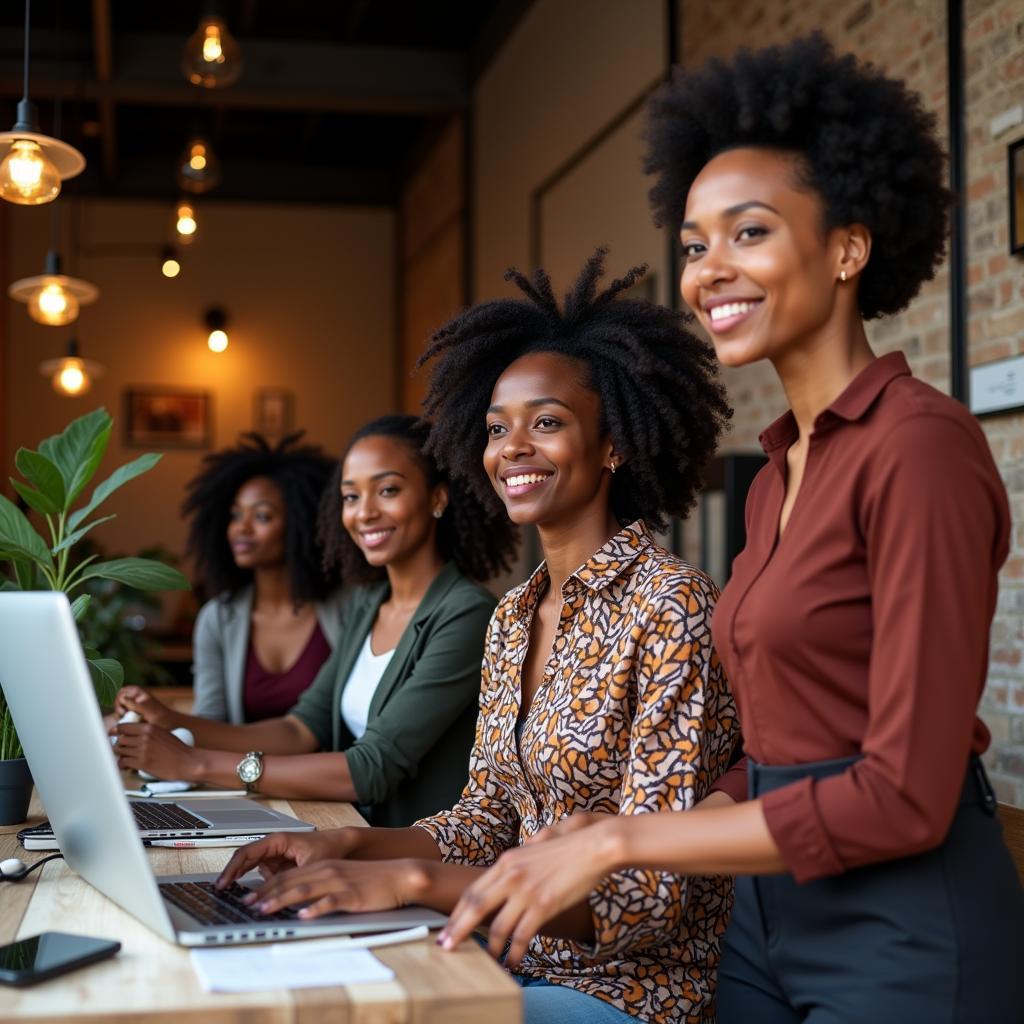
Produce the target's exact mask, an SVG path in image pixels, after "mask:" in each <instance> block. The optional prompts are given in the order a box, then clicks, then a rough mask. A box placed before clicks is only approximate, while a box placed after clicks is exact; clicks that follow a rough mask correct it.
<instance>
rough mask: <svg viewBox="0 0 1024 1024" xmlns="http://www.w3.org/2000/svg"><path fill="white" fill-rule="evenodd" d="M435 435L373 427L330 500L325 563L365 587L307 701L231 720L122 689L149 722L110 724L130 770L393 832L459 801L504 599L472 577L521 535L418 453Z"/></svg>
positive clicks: (380, 423) (407, 427)
mask: <svg viewBox="0 0 1024 1024" xmlns="http://www.w3.org/2000/svg"><path fill="white" fill-rule="evenodd" d="M426 437H427V431H426V428H424V427H422V426H420V425H418V424H417V421H416V420H415V418H414V417H411V416H389V417H384V418H382V419H380V420H376V421H374V422H373V423H370V424H368V425H367V426H366V427H364V428H362V430H360V431H359V432H358V433H357V434H356V437H355V438H354V439H353V442H352V444H351V445H350V447H349V449H348V452H347V453H346V455H345V458H344V461H343V464H342V466H341V469H340V471H339V473H338V474H337V476H336V478H335V480H334V481H333V485H332V486H330V487H329V488H328V491H327V492H326V494H325V502H324V506H323V514H322V518H321V528H322V533H323V536H324V541H325V556H326V557H327V558H328V559H329V560H330V561H332V562H335V563H338V562H340V564H341V571H342V576H343V578H345V579H346V580H352V579H353V577H354V576H356V577H357V578H358V579H359V581H360V582H359V585H357V586H354V587H352V588H351V592H350V593H349V595H348V596H347V598H346V601H345V604H344V607H343V610H342V616H341V618H342V624H341V638H340V640H339V644H338V647H337V649H336V650H335V653H334V655H333V656H332V658H331V659H330V661H328V662H327V664H326V665H325V666H324V668H323V669H322V670H321V672H320V674H319V675H318V676H317V679H316V680H315V681H314V683H313V685H312V686H311V687H310V688H309V689H308V690H307V691H306V692H305V693H304V694H303V696H302V697H301V698H300V700H299V701H298V703H297V704H296V705H295V706H294V707H293V708H292V709H291V710H290V711H289V712H288V713H287V714H286V715H283V716H281V717H278V718H272V719H268V720H266V721H263V722H256V723H252V724H246V725H225V724H222V723H219V722H211V721H208V720H204V719H201V718H197V717H194V716H188V715H182V714H179V713H176V712H174V711H172V710H170V709H169V708H166V707H164V705H162V704H160V702H159V701H158V700H157V699H156V698H155V697H153V696H152V695H150V694H147V693H146V692H145V691H143V690H141V689H139V688H138V687H126V688H125V689H123V690H122V691H121V693H120V694H119V695H118V701H117V704H118V709H119V710H120V711H128V710H132V711H136V712H138V713H139V714H140V715H141V716H142V718H143V720H144V721H143V722H141V723H138V724H125V725H119V726H117V727H116V728H115V730H113V731H114V732H116V734H117V735H118V737H119V739H118V745H117V753H118V761H119V763H120V765H121V767H123V768H134V769H144V770H146V771H149V772H152V773H153V774H154V775H156V776H158V777H160V778H173V779H187V780H192V781H196V782H205V783H209V784H212V785H215V786H228V785H237V784H238V782H239V780H241V781H242V782H243V783H244V784H245V786H246V788H247V789H250V790H257V791H259V792H260V793H264V794H266V795H268V796H280V797H286V798H293V799H294V798H299V799H302V798H305V799H316V800H350V801H353V802H355V803H358V804H360V805H362V807H363V808H364V809H365V810H366V812H367V813H368V816H369V817H370V819H371V820H372V821H373V823H374V824H377V825H385V826H395V827H401V826H404V825H408V824H410V823H411V822H412V821H414V820H416V819H417V817H419V816H421V815H423V814H427V813H433V812H434V811H437V810H438V809H440V808H441V807H445V806H449V805H450V803H451V802H452V801H453V800H454V799H456V798H457V797H458V794H459V793H460V792H461V789H462V787H463V785H464V784H465V781H466V772H467V765H468V760H469V750H470V747H471V745H472V742H473V733H474V726H475V721H476V703H477V698H478V695H479V687H480V665H481V660H482V655H483V641H484V634H485V631H486V629H487V623H488V621H489V619H490V616H491V612H492V610H493V608H494V604H495V600H494V597H493V596H492V595H491V594H490V593H488V592H487V591H486V590H484V589H483V588H482V587H480V586H478V585H477V584H476V583H473V582H471V581H470V580H469V579H467V576H471V577H474V578H476V579H478V580H481V579H486V578H487V577H489V576H491V575H493V574H494V573H495V572H497V571H498V570H499V569H501V568H504V567H505V565H506V563H507V560H508V557H509V555H510V554H511V552H512V550H513V546H514V533H513V529H512V527H511V525H510V524H509V522H508V520H507V519H506V518H505V517H504V516H503V515H500V513H499V511H498V509H497V508H496V507H494V506H493V505H492V506H487V507H485V506H484V505H483V503H482V502H481V500H480V499H479V498H477V497H476V496H475V495H474V494H472V493H471V492H470V491H469V490H468V489H467V488H466V487H465V486H464V485H462V484H460V483H458V482H454V481H449V480H447V479H446V478H445V477H443V476H442V474H441V473H440V472H439V471H438V468H437V466H436V464H435V463H434V462H433V459H432V458H431V457H430V456H429V455H427V454H426V453H425V452H424V451H423V445H424V443H425V441H426ZM339 521H340V522H339ZM176 726H185V727H187V728H188V729H190V730H191V731H192V732H193V734H194V736H195V740H196V747H195V748H190V747H186V746H185V745H183V744H182V743H180V742H179V741H178V740H177V739H176V738H175V737H174V736H172V735H170V733H169V731H168V730H170V729H172V728H174V727H176ZM242 754H245V756H244V757H241V759H240V755H242Z"/></svg>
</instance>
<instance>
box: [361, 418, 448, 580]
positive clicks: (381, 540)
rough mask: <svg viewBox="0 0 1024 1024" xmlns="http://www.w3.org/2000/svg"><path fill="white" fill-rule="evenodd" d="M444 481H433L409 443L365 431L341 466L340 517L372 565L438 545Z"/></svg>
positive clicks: (398, 560) (392, 561)
mask: <svg viewBox="0 0 1024 1024" xmlns="http://www.w3.org/2000/svg"><path fill="white" fill-rule="evenodd" d="M447 502H448V492H447V488H446V487H445V486H444V485H443V484H438V485H437V486H435V487H430V486H429V485H428V483H427V478H426V476H425V475H424V473H423V469H422V468H421V467H420V464H419V463H418V462H417V461H416V459H415V457H414V456H413V454H412V452H411V451H410V450H409V447H408V445H406V444H405V443H403V442H402V441H401V440H399V439H398V438H393V437H387V436H383V435H382V436H371V437H364V438H362V439H361V440H359V441H357V442H356V443H355V444H354V445H352V447H351V448H350V449H349V452H348V455H346V456H345V463H344V466H343V467H342V471H341V521H342V525H343V526H344V527H345V529H346V530H347V531H348V534H349V536H350V537H351V538H352V540H353V541H355V543H356V545H357V546H358V548H359V550H360V551H361V552H362V554H363V557H364V558H365V559H366V560H367V562H369V563H370V565H373V566H378V567H379V566H386V565H394V564H398V563H401V562H403V561H405V560H406V559H408V558H410V557H412V556H415V555H417V554H418V553H420V552H421V551H422V549H423V548H424V546H425V545H430V546H431V548H433V545H434V544H435V533H436V523H437V520H436V519H435V518H434V510H435V509H441V510H443V509H444V507H445V506H446V505H447Z"/></svg>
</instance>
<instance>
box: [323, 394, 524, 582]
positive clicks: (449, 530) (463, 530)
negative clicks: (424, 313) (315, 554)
mask: <svg viewBox="0 0 1024 1024" xmlns="http://www.w3.org/2000/svg"><path fill="white" fill-rule="evenodd" d="M429 434H430V427H429V426H428V425H427V424H426V423H424V422H423V421H422V420H420V419H418V418H417V417H416V416H403V415H398V414H392V415H388V416H381V417H380V418H379V419H375V420H372V421H371V422H369V423H367V424H365V425H364V426H362V427H360V428H359V430H357V431H356V432H355V434H354V435H353V436H352V439H351V440H350V441H349V443H348V446H347V447H346V449H345V455H343V456H342V458H341V460H340V461H339V463H338V465H337V467H336V469H335V470H334V473H333V474H332V476H331V479H330V482H329V483H328V485H327V489H326V490H325V491H324V496H323V500H322V501H321V503H320V514H319V519H318V524H317V525H318V534H319V539H320V543H321V545H322V546H323V560H324V568H325V569H326V570H328V571H334V570H338V569H340V571H341V577H342V579H343V580H344V581H345V583H372V582H374V581H375V580H380V579H384V578H385V576H386V575H387V570H386V569H384V568H383V567H379V566H371V565H370V564H369V563H368V562H367V561H366V559H365V558H364V557H363V554H362V552H361V551H360V550H359V548H358V547H357V545H356V543H355V541H354V540H352V538H351V537H350V536H349V533H348V531H347V530H346V529H345V527H344V526H343V525H342V522H341V479H342V469H343V467H344V463H345V457H346V456H347V455H348V453H349V452H350V451H351V450H352V448H353V446H354V445H355V444H356V442H357V441H361V440H363V438H367V437H389V438H393V439H394V440H396V441H398V442H399V443H400V444H402V445H404V446H405V448H406V449H407V450H408V451H409V453H410V455H412V457H413V459H414V460H415V462H416V463H417V465H418V466H419V467H420V469H421V470H422V471H423V475H424V476H425V477H426V480H427V486H428V487H431V488H433V487H435V486H437V484H441V483H443V484H446V485H447V487H448V505H447V507H446V508H445V510H444V514H443V515H442V516H441V518H440V519H439V520H438V523H437V546H438V549H439V551H440V553H441V557H442V558H444V560H445V561H453V562H454V563H455V564H456V566H457V567H458V569H459V571H460V572H461V573H462V574H463V575H464V576H468V577H470V578H471V579H474V580H477V581H479V582H483V581H484V580H488V579H490V578H491V577H492V576H495V575H497V574H498V573H499V572H502V571H506V570H507V569H508V568H509V566H510V564H511V560H512V557H513V555H514V554H515V550H516V544H517V543H518V540H519V535H518V533H517V531H516V530H515V528H514V527H513V526H512V524H511V523H510V522H509V521H508V519H507V518H506V517H505V516H504V514H502V515H497V514H495V511H494V510H493V509H492V510H489V509H487V508H485V507H484V506H483V505H482V504H481V502H480V500H479V499H478V498H477V497H476V495H475V494H474V493H473V492H472V491H471V490H470V489H469V487H467V486H466V484H465V482H463V481H461V480H454V479H450V478H449V477H448V475H447V474H445V473H443V472H442V471H441V470H440V469H439V468H438V465H437V461H436V460H435V459H434V457H433V455H431V454H430V453H429V452H428V451H427V438H428V437H429Z"/></svg>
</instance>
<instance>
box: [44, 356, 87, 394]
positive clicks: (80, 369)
mask: <svg viewBox="0 0 1024 1024" xmlns="http://www.w3.org/2000/svg"><path fill="white" fill-rule="evenodd" d="M63 364H64V365H63V366H62V367H61V368H60V369H59V370H58V371H57V372H56V373H55V374H54V375H53V379H52V383H53V388H54V390H55V391H57V392H59V393H60V394H62V395H83V394H85V392H86V391H88V390H89V387H90V385H91V384H92V381H91V380H90V379H89V376H88V374H87V373H86V372H85V367H84V365H83V363H82V360H81V359H75V358H74V357H73V356H69V357H67V358H66V359H64V360H63Z"/></svg>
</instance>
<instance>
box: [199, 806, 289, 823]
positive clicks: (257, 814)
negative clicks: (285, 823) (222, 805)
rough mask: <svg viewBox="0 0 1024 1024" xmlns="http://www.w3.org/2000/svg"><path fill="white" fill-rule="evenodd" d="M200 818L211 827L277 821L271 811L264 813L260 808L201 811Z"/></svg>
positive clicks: (276, 817) (277, 818)
mask: <svg viewBox="0 0 1024 1024" xmlns="http://www.w3.org/2000/svg"><path fill="white" fill-rule="evenodd" d="M202 817H204V818H206V820H207V821H208V822H209V823H210V824H211V825H220V824H221V823H222V822H223V823H224V824H230V825H232V826H234V825H259V824H266V823H267V822H269V821H279V820H280V818H279V817H278V816H277V815H276V814H275V813H274V812H273V811H265V810H264V809H263V808H262V807H253V808H251V809H250V808H246V809H245V810H244V811H208V810H206V809H205V808H204V809H203V813H202Z"/></svg>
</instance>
